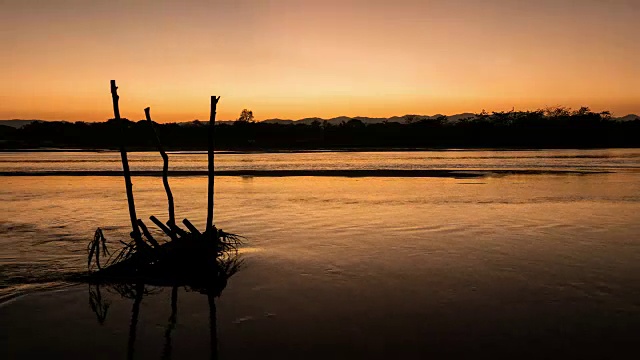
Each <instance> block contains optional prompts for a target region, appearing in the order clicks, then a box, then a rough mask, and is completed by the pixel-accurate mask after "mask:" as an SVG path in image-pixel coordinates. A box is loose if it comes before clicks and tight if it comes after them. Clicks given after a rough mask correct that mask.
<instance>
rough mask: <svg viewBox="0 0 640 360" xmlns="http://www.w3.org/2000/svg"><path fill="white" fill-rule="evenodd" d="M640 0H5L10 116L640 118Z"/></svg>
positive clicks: (1, 35) (4, 111)
mask: <svg viewBox="0 0 640 360" xmlns="http://www.w3.org/2000/svg"><path fill="white" fill-rule="evenodd" d="M638 18H640V1H637V0H609V1H601V0H573V1H572V0H553V1H551V0H541V1H513V0H484V1H479V0H478V1H475V0H448V1H444V0H443V1H437V0H434V1H428V0H422V1H418V0H413V1H412V0H393V1H387V0H368V1H357V0H356V1H349V0H341V1H338V0H323V1H316V0H296V1H294V0H270V1H267V0H251V1H249V0H224V1H223V0H219V1H204V0H203V1H188V0H183V1H162V0H155V1H133V0H129V1H117V0H111V1H80V0H68V1H63V0H47V1H41V0H37V1H33V0H15V1H14V0H8V1H7V0H5V1H3V2H2V5H1V11H0V29H1V31H0V43H1V44H2V49H3V51H2V56H0V78H1V79H2V86H0V119H11V118H22V119H65V120H86V121H98V120H106V119H108V118H110V117H112V115H113V114H112V110H111V99H110V95H109V80H110V79H116V80H117V81H118V85H119V86H120V95H121V112H122V116H126V117H128V118H130V119H135V120H138V119H142V118H143V117H144V112H143V109H144V108H145V107H146V106H151V112H152V116H153V118H154V119H155V120H157V121H161V122H165V121H188V120H193V119H207V118H208V109H209V97H210V95H221V96H222V99H221V101H220V104H219V111H218V118H219V119H234V118H236V117H237V116H238V114H239V113H240V111H241V110H242V109H243V108H249V109H252V110H253V111H254V114H256V118H257V119H267V118H274V117H278V118H294V119H295V118H302V117H311V116H319V117H325V118H328V117H334V116H340V115H347V116H358V115H360V116H371V117H382V116H385V117H386V116H393V115H404V114H408V113H414V114H435V113H443V114H455V113H461V112H477V111H480V110H481V109H483V108H486V109H487V110H507V109H511V108H512V107H515V108H516V109H522V110H524V109H534V108H539V107H544V106H551V105H558V104H563V105H568V106H572V107H578V106H581V105H588V106H591V107H592V109H594V110H598V111H599V110H605V109H609V110H611V111H613V112H614V114H615V115H626V114H628V113H636V114H638V113H640V66H639V65H638V61H640V60H639V59H640V42H639V41H638V39H637V34H638V31H639V30H638V26H637V21H638Z"/></svg>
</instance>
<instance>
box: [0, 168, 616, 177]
mask: <svg viewBox="0 0 640 360" xmlns="http://www.w3.org/2000/svg"><path fill="white" fill-rule="evenodd" d="M610 173H611V171H591V170H532V169H499V170H399V169H373V170H368V169H362V170H359V169H358V170H353V169H345V170H340V169H335V170H218V171H215V172H214V175H215V176H242V177H303V176H304V177H352V178H359V177H391V178H393V177H412V178H443V177H448V178H483V177H487V176H501V175H594V174H610ZM207 174H208V172H207V171H206V170H174V171H169V176H181V177H191V176H207ZM122 175H123V172H122V171H119V170H96V171H72V170H71V171H1V172H0V177H24V176H106V177H113V176H118V177H121V176H122ZM131 176H150V177H160V176H162V171H156V170H142V171H140V170H138V171H131Z"/></svg>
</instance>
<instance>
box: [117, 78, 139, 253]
mask: <svg viewBox="0 0 640 360" xmlns="http://www.w3.org/2000/svg"><path fill="white" fill-rule="evenodd" d="M111 97H112V99H113V116H114V118H115V119H116V120H117V121H122V119H121V118H120V107H119V105H118V100H119V99H120V97H119V96H118V87H117V86H116V81H115V80H111ZM121 131H122V132H121V135H120V157H121V158H122V170H123V171H124V184H125V186H126V188H127V202H128V203H129V218H130V219H131V228H132V229H133V231H132V232H131V237H133V240H134V241H135V242H136V245H138V246H140V249H144V245H145V244H144V243H142V237H141V236H140V229H139V228H138V217H137V216H136V205H135V203H134V200H133V184H132V183H131V172H130V171H129V160H128V159H127V151H126V150H125V147H124V139H125V135H126V131H125V125H124V122H122V124H121Z"/></svg>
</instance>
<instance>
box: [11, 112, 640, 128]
mask: <svg viewBox="0 0 640 360" xmlns="http://www.w3.org/2000/svg"><path fill="white" fill-rule="evenodd" d="M442 116H445V115H440V114H436V115H404V116H392V117H389V118H375V117H366V116H354V117H348V116H339V117H334V118H330V119H323V118H319V117H310V118H304V119H299V120H288V119H267V120H261V121H260V122H264V123H268V124H285V125H286V124H306V125H309V124H312V123H313V122H314V121H319V122H321V123H322V122H324V121H327V122H328V123H329V124H332V125H337V124H340V123H341V122H343V121H344V122H347V121H349V120H352V119H356V120H360V121H362V122H363V123H365V124H379V123H382V122H385V121H387V122H398V123H405V122H407V120H408V119H410V118H413V119H414V120H416V121H417V120H429V119H437V118H439V117H442ZM446 116H447V121H449V122H452V123H455V122H458V121H460V120H463V119H471V118H473V117H475V114H473V113H462V114H456V115H446ZM613 120H616V121H633V120H640V116H638V115H635V114H629V115H625V116H621V117H614V118H613ZM34 121H53V120H21V119H13V120H0V126H3V125H4V126H10V127H13V128H20V127H22V126H24V125H26V124H29V123H32V122H34ZM62 121H64V120H62ZM196 121H197V120H196ZM233 121H234V120H219V121H218V122H220V123H231V122H233ZM193 122H194V121H187V122H181V123H180V124H191V123H193Z"/></svg>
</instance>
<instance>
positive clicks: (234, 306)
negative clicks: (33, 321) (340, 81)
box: [0, 149, 640, 357]
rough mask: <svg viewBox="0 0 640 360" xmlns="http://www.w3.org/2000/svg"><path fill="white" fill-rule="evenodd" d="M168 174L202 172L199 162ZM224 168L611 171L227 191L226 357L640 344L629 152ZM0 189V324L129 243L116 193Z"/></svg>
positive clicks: (635, 184) (144, 184)
mask: <svg viewBox="0 0 640 360" xmlns="http://www.w3.org/2000/svg"><path fill="white" fill-rule="evenodd" d="M131 159H132V169H134V170H148V169H152V170H157V169H158V168H159V167H160V161H159V156H158V155H157V154H153V153H135V154H131ZM118 161H119V156H118V154H117V153H88V154H87V153H5V154H0V171H39V170H59V169H62V170H70V169H71V170H77V171H83V170H119V168H120V164H119V163H118ZM171 161H172V168H173V169H196V170H202V169H204V168H205V167H206V156H205V155H204V154H172V155H171ZM216 166H217V168H219V169H289V168H295V169H333V168H339V169H343V168H359V169H380V168H393V169H396V168H398V169H431V168H434V169H540V170H549V169H551V170H553V169H577V170H597V171H608V173H605V174H591V175H549V174H540V175H509V176H488V177H483V178H477V179H455V178H380V177H365V178H338V177H335V178H334V177H326V178H320V177H284V178H270V177H261V178H250V177H223V178H219V179H217V180H216V210H215V211H216V213H215V216H216V224H217V225H218V226H219V227H220V228H222V229H224V230H227V231H230V232H234V233H238V234H241V235H244V236H246V237H247V244H246V246H245V248H244V249H243V257H244V258H245V261H246V263H245V264H246V266H245V268H244V269H243V270H242V271H240V272H239V273H238V274H237V275H235V276H234V278H233V279H231V280H230V283H229V287H228V288H227V289H226V290H225V293H224V295H223V296H222V297H221V298H220V304H219V312H220V314H221V315H220V320H219V326H220V331H221V333H223V334H224V333H225V332H226V334H229V337H233V336H238V337H240V338H243V339H245V340H247V341H253V346H252V347H250V348H251V349H252V350H238V349H237V348H236V345H237V342H234V341H231V340H228V339H229V338H227V342H225V341H221V343H220V350H221V352H222V354H223V355H224V354H225V352H226V353H227V354H238V355H247V356H250V355H251V354H254V353H253V352H252V351H254V352H256V353H258V354H259V353H260V352H261V351H264V352H265V354H272V355H276V354H280V355H282V354H289V355H292V354H297V355H296V356H303V355H304V354H307V353H306V352H305V351H311V350H313V351H316V353H322V354H326V355H327V356H335V355H336V354H343V355H344V354H346V353H350V352H352V355H353V354H355V355H354V356H355V357H360V356H364V355H365V354H369V355H371V354H374V353H375V354H387V355H389V354H401V353H403V352H402V351H400V353H397V351H399V350H398V348H401V349H404V351H406V352H407V354H413V355H416V354H426V353H429V351H428V349H425V346H426V345H424V344H431V343H433V344H443V343H452V344H453V343H455V344H458V343H459V342H460V339H461V338H465V339H469V338H473V339H480V340H478V341H480V342H479V343H478V344H480V345H477V346H480V347H482V346H484V345H487V346H489V345H491V344H493V345H495V344H496V343H502V342H505V341H507V342H510V343H512V344H516V345H517V344H523V343H525V340H523V339H528V340H527V341H529V340H530V339H537V340H536V341H538V343H540V342H541V341H543V340H541V339H547V340H546V341H552V342H553V341H557V343H556V342H553V344H554V346H556V347H557V348H558V349H564V348H563V347H562V344H563V340H561V339H563V338H567V339H573V340H572V341H574V342H575V341H578V342H581V341H583V342H584V344H589V343H593V342H594V341H601V340H602V338H603V337H605V338H606V339H607V341H608V342H607V343H606V344H608V345H611V344H615V343H616V341H621V342H623V343H624V341H626V340H629V341H631V339H632V338H633V337H634V336H635V335H637V333H638V331H639V330H640V261H639V259H640V151H639V150H625V149H622V150H587V151H576V150H558V151H522V152H502V151H500V152H492V151H452V152H446V151H443V152H395V153H394V152H389V153H303V154H226V155H223V154H220V155H217V157H216ZM0 179H1V181H2V187H1V188H0V210H1V213H2V218H1V219H0V286H2V290H1V291H2V296H3V297H4V299H5V305H4V306H0V319H2V318H3V317H4V318H5V319H9V315H7V314H8V313H9V310H10V309H12V306H13V307H14V308H15V307H16V306H20V305H19V304H20V301H8V299H14V300H15V297H16V296H17V295H19V294H23V293H25V292H26V293H29V292H31V291H33V290H34V289H40V288H55V287H58V286H61V284H65V283H66V282H65V281H64V279H65V276H67V275H68V274H70V273H76V272H80V271H84V270H85V268H86V246H87V243H88V242H89V240H90V239H91V238H92V236H93V232H94V231H95V229H96V228H97V227H100V228H102V229H103V230H104V232H105V236H106V238H107V240H108V241H109V243H110V244H114V245H113V246H114V248H117V245H115V244H116V243H117V241H118V240H119V239H126V238H127V237H128V235H127V234H128V232H129V231H130V230H129V227H128V225H127V224H128V223H129V220H128V213H127V207H126V197H125V193H124V183H123V180H122V179H121V178H118V177H100V176H95V177H72V176H46V177H29V176H26V177H12V176H4V177H0ZM170 180H171V185H172V188H173V190H174V196H175V198H176V213H177V216H178V217H180V218H184V217H186V218H189V219H190V220H191V221H192V222H193V223H194V224H196V225H197V226H203V224H204V221H205V217H206V178H204V177H197V176H192V177H176V178H172V179H170ZM133 181H134V192H135V199H136V205H137V208H138V217H140V218H142V219H147V218H148V217H149V216H150V215H156V216H157V217H159V218H161V219H165V220H166V200H165V199H166V198H165V196H164V190H163V188H162V181H161V179H160V178H156V177H141V178H134V180H133ZM158 236H159V235H158ZM83 301H84V302H83V304H85V305H82V306H86V307H87V309H86V312H89V309H88V306H87V305H86V299H85V300H83ZM3 311H4V312H3ZM16 311H17V310H16ZM14 312H15V311H14ZM265 314H266V315H265ZM267 315H269V316H267ZM163 316H164V315H163ZM124 319H126V316H125V317H124ZM245 320H246V321H245ZM52 321H53V320H52ZM126 321H127V320H125V323H124V324H122V325H123V326H125V327H126V325H127V324H126ZM194 321H195V320H194ZM3 322H4V321H3ZM150 326H151V327H153V325H150ZM185 326H186V325H185ZM25 331H27V330H25ZM185 331H186V330H185ZM25 334H27V333H26V332H25ZM266 334H268V335H266ZM4 335H5V338H8V335H6V334H4ZM231 335H233V336H231ZM627 335H628V336H629V338H628V339H627V338H626V337H625V336H627ZM16 336H17V335H16ZM25 336H26V335H25ZM553 339H556V340H553ZM558 339H560V340H558ZM576 339H578V340H576ZM598 339H600V340H598ZM96 341H97V340H96ZM193 341H196V340H193ZM518 341H520V342H518ZM283 344H284V345H283ZM322 344H332V345H331V346H332V347H330V349H333V350H334V352H331V351H328V349H327V348H326V347H322ZM483 344H484V345H483ZM516 345H513V346H514V347H517V346H516ZM238 346H239V345H238ZM278 346H280V347H278ZM282 346H285V349H283V348H282ZM612 346H613V345H612ZM391 349H396V350H391ZM238 351H239V352H238ZM243 351H245V352H243ZM279 351H287V352H284V353H280V352H279ZM323 351H324V352H323ZM327 351H328V352H327ZM394 351H395V352H394ZM240 357H242V356H240ZM285 357H286V356H285ZM409 357H412V356H409Z"/></svg>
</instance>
